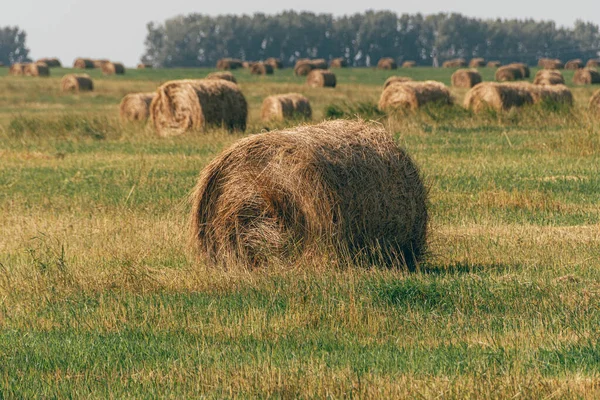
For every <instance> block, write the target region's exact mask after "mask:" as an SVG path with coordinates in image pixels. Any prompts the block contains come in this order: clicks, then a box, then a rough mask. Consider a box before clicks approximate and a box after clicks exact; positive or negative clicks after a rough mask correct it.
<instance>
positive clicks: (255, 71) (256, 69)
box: [250, 62, 273, 75]
mask: <svg viewBox="0 0 600 400" xmlns="http://www.w3.org/2000/svg"><path fill="white" fill-rule="evenodd" d="M250 73H251V74H252V75H273V67H272V66H271V65H269V64H265V63H262V62H258V63H254V64H253V65H252V66H251V67H250Z"/></svg>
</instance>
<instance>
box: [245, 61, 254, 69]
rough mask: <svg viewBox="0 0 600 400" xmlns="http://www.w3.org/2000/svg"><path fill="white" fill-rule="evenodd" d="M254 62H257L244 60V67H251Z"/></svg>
mask: <svg viewBox="0 0 600 400" xmlns="http://www.w3.org/2000/svg"><path fill="white" fill-rule="evenodd" d="M254 64H256V61H242V68H244V69H250V68H252V66H253V65H254Z"/></svg>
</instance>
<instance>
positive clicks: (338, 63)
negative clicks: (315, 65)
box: [329, 57, 348, 68]
mask: <svg viewBox="0 0 600 400" xmlns="http://www.w3.org/2000/svg"><path fill="white" fill-rule="evenodd" d="M329 66H330V67H331V68H346V67H347V66H348V61H346V59H345V58H342V57H338V58H334V59H333V60H331V62H330V63H329Z"/></svg>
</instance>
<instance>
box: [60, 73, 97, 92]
mask: <svg viewBox="0 0 600 400" xmlns="http://www.w3.org/2000/svg"><path fill="white" fill-rule="evenodd" d="M60 87H61V90H62V91H63V92H91V91H92V90H94V82H93V81H92V78H90V76H89V75H88V74H80V75H76V74H68V75H65V76H63V77H62V80H61V81H60Z"/></svg>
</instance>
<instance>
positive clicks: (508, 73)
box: [495, 64, 523, 82]
mask: <svg viewBox="0 0 600 400" xmlns="http://www.w3.org/2000/svg"><path fill="white" fill-rule="evenodd" d="M495 78H496V80H497V81H498V82H510V81H518V80H520V79H523V71H522V70H521V69H520V68H518V67H516V66H514V65H512V64H511V65H505V66H504V67H500V68H498V69H497V70H496V75H495Z"/></svg>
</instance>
